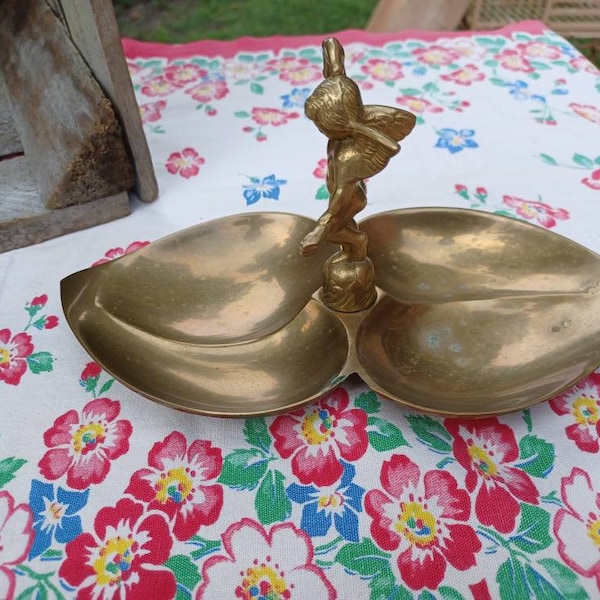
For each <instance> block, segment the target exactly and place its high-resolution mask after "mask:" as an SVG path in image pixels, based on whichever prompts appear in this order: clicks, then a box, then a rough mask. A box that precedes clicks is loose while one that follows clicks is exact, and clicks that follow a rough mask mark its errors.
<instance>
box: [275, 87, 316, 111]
mask: <svg viewBox="0 0 600 600" xmlns="http://www.w3.org/2000/svg"><path fill="white" fill-rule="evenodd" d="M309 94H310V88H294V89H293V90H292V91H291V92H290V93H289V94H285V95H284V96H281V99H282V100H283V108H295V107H299V108H304V103H305V102H306V99H307V98H308V95H309Z"/></svg>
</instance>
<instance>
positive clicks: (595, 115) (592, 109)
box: [569, 102, 600, 125]
mask: <svg viewBox="0 0 600 600" xmlns="http://www.w3.org/2000/svg"><path fill="white" fill-rule="evenodd" d="M569 108H570V109H571V110H572V111H573V112H574V113H576V114H578V115H579V116H580V117H583V118H584V119H587V120H588V121H591V122H592V123H596V125H600V108H598V107H597V106H592V105H591V104H578V103H577V102H571V104H569Z"/></svg>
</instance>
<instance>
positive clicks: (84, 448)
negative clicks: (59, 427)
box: [71, 422, 106, 454]
mask: <svg viewBox="0 0 600 600" xmlns="http://www.w3.org/2000/svg"><path fill="white" fill-rule="evenodd" d="M105 439H106V430H105V429H104V425H102V423H96V422H95V423H85V424H84V425H80V426H79V429H78V430H77V431H76V432H75V434H74V435H73V439H72V442H71V443H72V445H73V450H75V452H76V453H77V454H87V453H88V452H92V451H93V450H95V449H96V447H97V445H98V444H102V443H103V442H104V440H105Z"/></svg>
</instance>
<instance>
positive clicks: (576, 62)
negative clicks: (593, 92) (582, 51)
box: [569, 56, 600, 75]
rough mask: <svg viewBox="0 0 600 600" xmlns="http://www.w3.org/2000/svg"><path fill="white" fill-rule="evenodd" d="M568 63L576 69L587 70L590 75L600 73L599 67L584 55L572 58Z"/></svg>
mask: <svg viewBox="0 0 600 600" xmlns="http://www.w3.org/2000/svg"><path fill="white" fill-rule="evenodd" d="M569 64H570V65H571V66H572V67H573V68H574V69H577V70H578V71H587V72H588V73H592V75H600V69H598V67H597V66H596V65H594V64H593V63H592V62H590V60H589V59H588V58H586V57H585V56H578V57H577V58H572V59H571V60H570V61H569Z"/></svg>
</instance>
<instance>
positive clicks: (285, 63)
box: [265, 56, 310, 71]
mask: <svg viewBox="0 0 600 600" xmlns="http://www.w3.org/2000/svg"><path fill="white" fill-rule="evenodd" d="M309 64H310V61H308V60H307V59H306V58H296V57H295V56H284V57H283V58H272V59H271V60H268V61H267V62H266V63H265V71H296V70H297V69H303V68H304V67H306V66H307V65H309Z"/></svg>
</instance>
